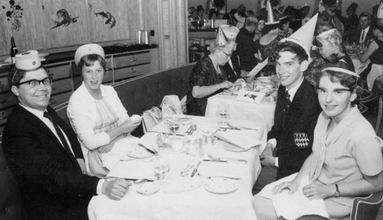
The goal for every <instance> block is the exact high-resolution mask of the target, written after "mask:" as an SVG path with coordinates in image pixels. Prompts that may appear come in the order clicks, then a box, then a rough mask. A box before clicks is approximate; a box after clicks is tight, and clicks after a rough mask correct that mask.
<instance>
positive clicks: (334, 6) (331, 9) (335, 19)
mask: <svg viewBox="0 0 383 220" xmlns="http://www.w3.org/2000/svg"><path fill="white" fill-rule="evenodd" d="M322 3H323V6H324V9H325V11H323V12H322V13H323V14H326V16H325V17H326V18H327V19H328V22H330V23H331V24H332V25H333V26H334V27H335V28H336V29H337V30H338V31H339V33H340V34H342V35H343V34H344V24H343V23H342V21H341V20H340V19H339V17H340V15H339V13H340V12H339V10H338V3H337V0H322Z"/></svg>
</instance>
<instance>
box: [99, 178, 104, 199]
mask: <svg viewBox="0 0 383 220" xmlns="http://www.w3.org/2000/svg"><path fill="white" fill-rule="evenodd" d="M104 182H105V179H100V180H99V181H98V183H97V195H101V194H102V185H103V184H104Z"/></svg>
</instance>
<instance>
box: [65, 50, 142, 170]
mask: <svg viewBox="0 0 383 220" xmlns="http://www.w3.org/2000/svg"><path fill="white" fill-rule="evenodd" d="M75 64H76V65H77V68H78V70H79V71H80V72H81V75H82V78H83V82H82V84H81V86H80V87H78V88H77V89H76V91H74V92H73V94H72V96H71V97H70V99H69V103H68V108H67V115H68V118H69V121H70V123H71V125H72V127H73V130H74V131H75V132H76V134H77V136H78V138H79V140H80V143H81V146H82V149H83V153H84V156H85V162H86V165H87V170H88V171H89V174H90V175H96V176H105V175H106V174H107V173H108V170H107V169H106V168H105V167H104V166H103V163H102V159H101V158H102V157H101V155H102V153H106V152H109V151H110V150H111V149H112V148H113V146H114V143H115V142H116V141H117V140H118V139H120V138H122V137H124V136H125V135H127V134H129V133H130V132H132V131H133V130H134V129H136V127H137V126H138V125H140V123H141V120H132V119H131V118H130V117H129V115H128V113H127V111H126V109H125V107H124V106H123V105H122V103H121V100H120V99H119V97H118V95H117V93H116V91H115V90H114V88H113V87H112V86H107V85H102V81H103V78H104V75H105V66H106V62H105V54H104V50H103V49H102V47H101V46H100V45H98V44H85V45H82V46H80V47H79V48H77V50H76V53H75Z"/></svg>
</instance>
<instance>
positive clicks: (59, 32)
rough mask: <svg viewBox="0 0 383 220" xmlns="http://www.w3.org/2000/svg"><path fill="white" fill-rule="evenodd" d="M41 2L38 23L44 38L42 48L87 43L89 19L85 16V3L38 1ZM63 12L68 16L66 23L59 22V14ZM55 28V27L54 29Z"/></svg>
mask: <svg viewBox="0 0 383 220" xmlns="http://www.w3.org/2000/svg"><path fill="white" fill-rule="evenodd" d="M40 1H42V7H41V8H42V13H41V14H40V15H39V17H40V18H41V19H40V20H41V21H40V23H41V24H42V27H43V37H45V44H44V48H57V47H64V46H73V45H78V44H83V43H86V42H88V41H89V38H90V32H89V26H88V25H87V24H89V17H88V16H87V8H88V5H87V4H86V1H78V0H65V1H62V0H40ZM59 10H61V11H60V12H62V11H63V10H65V11H66V12H67V13H68V14H67V15H69V17H67V18H68V19H66V20H67V21H68V22H60V23H59V24H56V22H58V21H59V19H60V17H61V18H62V16H61V13H60V12H59V13H58V14H59V15H57V12H58V11H59ZM56 26H57V27H56Z"/></svg>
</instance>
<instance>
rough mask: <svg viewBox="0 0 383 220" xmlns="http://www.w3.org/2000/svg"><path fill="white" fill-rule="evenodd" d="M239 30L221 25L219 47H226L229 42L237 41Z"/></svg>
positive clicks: (218, 34) (218, 36)
mask: <svg viewBox="0 0 383 220" xmlns="http://www.w3.org/2000/svg"><path fill="white" fill-rule="evenodd" d="M238 33H239V29H238V28H237V27H235V26H232V25H227V24H224V25H221V26H219V28H218V33H217V37H216V43H217V45H218V46H225V45H226V44H227V43H228V42H229V41H235V38H236V37H237V35H238Z"/></svg>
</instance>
